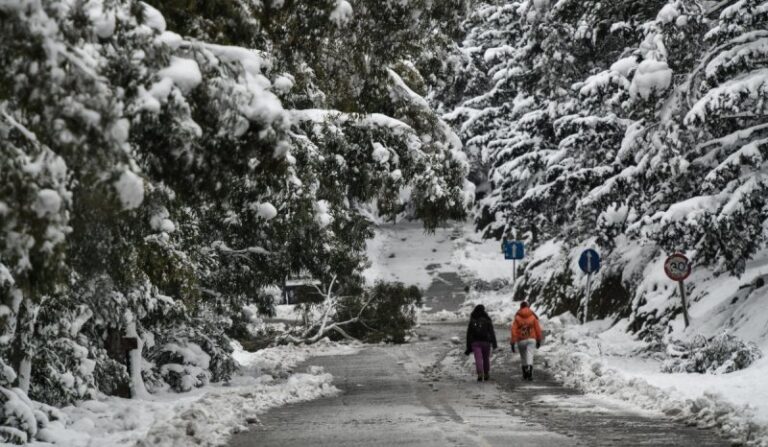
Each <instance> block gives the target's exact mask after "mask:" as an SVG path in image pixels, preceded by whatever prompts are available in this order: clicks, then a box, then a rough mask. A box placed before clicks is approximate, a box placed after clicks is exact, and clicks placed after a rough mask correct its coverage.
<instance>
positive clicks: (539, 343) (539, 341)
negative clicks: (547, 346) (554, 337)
mask: <svg viewBox="0 0 768 447" xmlns="http://www.w3.org/2000/svg"><path fill="white" fill-rule="evenodd" d="M540 347H541V340H536V349H539V348H540Z"/></svg>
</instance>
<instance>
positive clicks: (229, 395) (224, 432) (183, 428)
mask: <svg viewBox="0 0 768 447" xmlns="http://www.w3.org/2000/svg"><path fill="white" fill-rule="evenodd" d="M233 348H234V352H233V356H234V358H235V359H236V361H237V362H238V364H239V365H240V366H241V368H242V370H241V372H242V374H241V375H239V376H237V377H234V378H233V379H232V381H231V382H230V383H228V384H227V385H226V386H223V385H213V386H209V387H205V388H200V389H196V390H194V391H191V392H189V393H185V394H183V395H179V394H176V393H173V392H170V393H169V392H159V393H155V394H153V395H152V396H151V397H149V398H147V399H142V400H136V399H124V398H119V397H109V398H104V399H99V400H88V401H85V402H82V403H80V404H78V405H74V406H67V407H64V408H62V409H61V410H60V417H61V419H59V420H58V421H55V422H52V423H50V424H49V425H48V426H47V427H45V428H43V429H41V430H40V432H39V433H38V434H37V439H38V441H36V442H33V443H32V444H31V445H34V446H36V447H44V446H50V445H66V446H71V447H78V446H83V447H85V446H93V445H104V446H107V445H108V446H145V445H155V446H168V447H172V446H175V447H183V446H189V445H220V444H223V443H225V442H226V440H227V439H228V438H229V436H230V435H231V434H232V433H233V432H236V431H240V430H243V429H247V426H248V425H249V424H254V423H257V422H258V415H259V414H261V413H264V412H265V411H267V410H268V409H270V408H273V407H276V406H281V405H286V404H289V403H295V402H302V401H306V400H311V399H316V398H319V397H323V396H331V395H334V394H336V393H337V392H338V390H337V389H336V388H335V387H334V386H333V385H332V380H333V377H332V376H331V375H330V374H327V373H324V372H323V371H322V369H321V368H318V367H309V368H308V369H307V370H306V371H302V370H296V367H297V366H298V365H299V364H301V363H304V362H305V361H306V360H307V359H309V358H310V356H322V355H345V354H353V353H355V352H356V348H355V347H352V346H339V345H336V344H334V343H331V342H328V341H327V340H324V341H322V342H320V343H318V344H316V345H314V346H312V347H311V348H310V347H307V346H280V347H276V348H269V349H264V350H261V351H258V352H256V353H249V352H246V351H244V350H243V349H242V347H240V346H239V345H238V344H237V343H235V344H234V346H233ZM46 441H48V442H46Z"/></svg>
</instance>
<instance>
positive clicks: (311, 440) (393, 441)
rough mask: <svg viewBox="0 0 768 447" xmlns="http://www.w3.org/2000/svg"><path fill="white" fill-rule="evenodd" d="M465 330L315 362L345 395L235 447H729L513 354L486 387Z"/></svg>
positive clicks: (308, 406)
mask: <svg viewBox="0 0 768 447" xmlns="http://www.w3.org/2000/svg"><path fill="white" fill-rule="evenodd" d="M463 330H464V327H463V324H462V325H449V324H441V325H429V326H424V327H422V328H421V329H420V330H419V332H420V334H421V337H420V341H418V342H414V343H410V344H407V345H401V346H376V347H371V348H369V349H366V350H364V351H362V352H360V353H359V354H356V355H352V356H342V357H322V358H315V359H313V360H312V361H311V364H313V365H320V366H323V367H324V368H325V369H326V371H328V372H330V373H331V374H333V376H334V383H335V385H336V386H337V387H339V388H340V389H341V390H342V394H340V395H338V396H335V397H331V398H325V399H320V400H316V401H311V402H306V403H302V404H297V405H291V406H287V407H282V408H278V409H275V410H272V411H270V412H268V413H267V414H265V415H264V416H263V417H262V418H261V421H260V423H259V424H258V425H255V426H254V428H253V429H252V430H251V431H249V432H243V433H240V434H238V435H236V436H235V437H234V438H233V439H232V441H231V443H230V446H231V447H255V446H297V447H298V446H313V447H315V446H318V447H321V446H329V447H330V446H334V447H336V446H377V445H382V446H383V445H414V446H509V445H526V446H530V447H534V446H557V447H562V446H696V447H708V446H727V445H729V443H727V442H724V441H722V440H720V439H718V438H717V436H716V435H715V434H714V433H712V432H711V431H708V430H700V429H697V428H692V427H686V426H683V425H679V424H676V423H673V422H670V421H666V420H664V419H663V418H661V417H659V416H657V415H648V414H642V413H638V412H634V411H631V410H627V409H626V408H625V407H622V406H621V405H619V404H611V403H606V402H605V401H602V400H597V399H594V398H591V397H589V396H585V395H583V394H580V393H578V392H577V391H574V390H570V389H566V388H563V387H562V386H560V385H559V384H557V383H556V382H554V381H553V380H552V379H551V378H550V376H549V375H548V374H546V373H542V372H541V371H537V379H536V381H534V382H530V383H529V382H521V381H520V380H519V378H518V374H517V372H518V370H519V363H518V361H517V359H516V356H512V355H509V354H507V353H506V351H505V352H502V353H501V355H497V356H496V357H495V360H494V366H493V368H494V369H493V370H492V372H491V375H492V379H493V380H492V381H491V382H488V383H477V382H476V381H475V380H474V378H473V377H472V373H471V367H470V366H469V363H468V362H469V359H468V358H467V357H464V356H463V353H462V352H461V351H463V347H462V346H455V345H452V344H451V343H450V341H449V340H450V338H451V337H452V336H454V335H461V333H462V332H463ZM502 336H503V334H502V331H501V330H500V331H499V337H502Z"/></svg>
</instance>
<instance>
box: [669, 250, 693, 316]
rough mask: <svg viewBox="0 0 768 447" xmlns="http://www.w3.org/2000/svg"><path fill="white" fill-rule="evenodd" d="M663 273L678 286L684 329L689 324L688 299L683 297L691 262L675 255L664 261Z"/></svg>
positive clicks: (678, 254) (682, 256) (681, 255)
mask: <svg viewBox="0 0 768 447" xmlns="http://www.w3.org/2000/svg"><path fill="white" fill-rule="evenodd" d="M664 273H666V274H667V276H668V277H669V279H671V280H672V281H677V283H678V285H679V286H680V300H681V301H682V304H683V321H685V327H688V326H689V325H690V324H691V316H690V315H689V314H688V298H687V297H686V295H685V279H686V278H688V276H689V275H690V274H691V261H689V260H688V258H687V257H685V255H683V254H682V253H675V254H673V255H671V256H670V257H668V258H667V260H666V261H664Z"/></svg>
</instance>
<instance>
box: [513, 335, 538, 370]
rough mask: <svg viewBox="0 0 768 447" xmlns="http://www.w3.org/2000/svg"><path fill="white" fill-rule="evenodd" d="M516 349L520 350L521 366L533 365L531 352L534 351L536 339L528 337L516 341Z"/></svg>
mask: <svg viewBox="0 0 768 447" xmlns="http://www.w3.org/2000/svg"><path fill="white" fill-rule="evenodd" d="M517 349H518V351H520V361H521V362H523V366H530V365H533V354H534V353H535V352H536V340H535V339H533V338H529V339H526V340H520V341H519V342H517Z"/></svg>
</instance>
